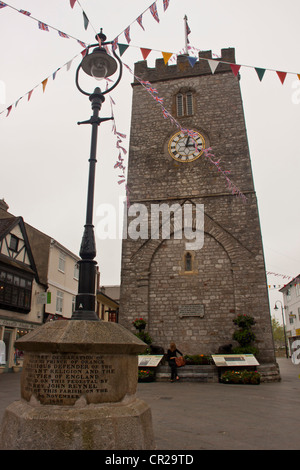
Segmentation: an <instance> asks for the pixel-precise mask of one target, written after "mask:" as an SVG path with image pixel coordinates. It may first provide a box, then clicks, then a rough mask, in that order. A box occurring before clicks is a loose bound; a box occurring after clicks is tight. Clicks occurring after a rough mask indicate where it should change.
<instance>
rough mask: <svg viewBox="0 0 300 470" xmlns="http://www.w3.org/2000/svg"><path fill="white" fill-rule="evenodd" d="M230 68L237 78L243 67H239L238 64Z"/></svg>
mask: <svg viewBox="0 0 300 470" xmlns="http://www.w3.org/2000/svg"><path fill="white" fill-rule="evenodd" d="M230 67H231V70H232V72H233V75H234V76H235V77H236V76H237V74H238V73H239V70H240V68H241V66H240V65H238V64H230Z"/></svg>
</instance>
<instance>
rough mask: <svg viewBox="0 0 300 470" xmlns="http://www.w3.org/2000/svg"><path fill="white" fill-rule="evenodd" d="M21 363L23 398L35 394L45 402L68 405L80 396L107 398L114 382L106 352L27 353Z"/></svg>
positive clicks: (112, 365)
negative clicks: (22, 363) (100, 353)
mask: <svg viewBox="0 0 300 470" xmlns="http://www.w3.org/2000/svg"><path fill="white" fill-rule="evenodd" d="M24 366H25V376H24V378H23V383H22V394H23V395H24V398H26V399H27V400H29V399H30V397H31V396H32V395H34V396H35V398H36V399H37V400H38V401H39V402H40V403H42V404H44V405H46V404H49V405H54V404H55V405H70V404H74V403H75V402H76V401H77V400H78V399H79V398H80V397H81V396H85V397H86V398H87V401H88V402H92V403H93V402H98V403H99V402H104V401H107V396H108V395H110V393H109V392H110V391H111V388H112V385H113V383H114V381H115V372H116V367H115V365H114V364H113V363H112V360H108V358H106V357H105V355H102V356H100V355H92V354H28V356H27V358H26V364H24ZM102 397H103V398H102ZM110 398H111V397H110Z"/></svg>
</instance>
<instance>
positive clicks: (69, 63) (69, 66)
mask: <svg viewBox="0 0 300 470" xmlns="http://www.w3.org/2000/svg"><path fill="white" fill-rule="evenodd" d="M72 62H73V59H71V60H69V62H68V63H67V64H66V66H67V72H68V71H69V70H70V68H71V65H72Z"/></svg>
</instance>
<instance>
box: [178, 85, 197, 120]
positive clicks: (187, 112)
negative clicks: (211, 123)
mask: <svg viewBox="0 0 300 470" xmlns="http://www.w3.org/2000/svg"><path fill="white" fill-rule="evenodd" d="M176 111H177V116H178V117H183V116H192V115H193V114H194V106H193V93H192V92H191V91H188V92H187V93H178V94H177V95H176Z"/></svg>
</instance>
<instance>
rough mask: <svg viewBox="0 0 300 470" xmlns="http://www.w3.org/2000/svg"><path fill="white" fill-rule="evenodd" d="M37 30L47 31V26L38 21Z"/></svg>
mask: <svg viewBox="0 0 300 470" xmlns="http://www.w3.org/2000/svg"><path fill="white" fill-rule="evenodd" d="M39 28H40V29H41V30H42V31H49V28H48V25H46V23H42V22H41V21H39Z"/></svg>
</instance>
